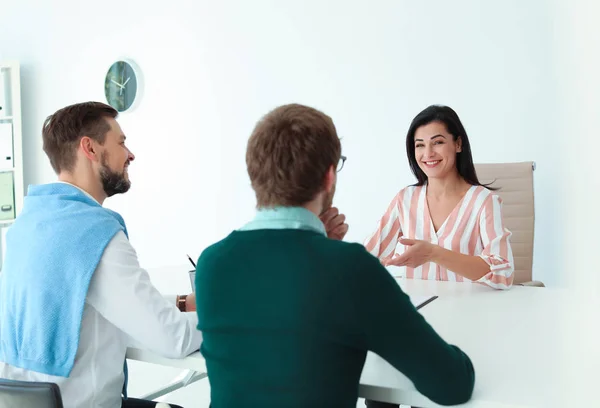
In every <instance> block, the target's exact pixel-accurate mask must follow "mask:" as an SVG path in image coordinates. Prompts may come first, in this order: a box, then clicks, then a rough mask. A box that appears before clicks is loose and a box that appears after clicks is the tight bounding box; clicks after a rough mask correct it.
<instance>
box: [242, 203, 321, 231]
mask: <svg viewBox="0 0 600 408" xmlns="http://www.w3.org/2000/svg"><path fill="white" fill-rule="evenodd" d="M259 229H303V230H311V231H315V232H318V233H320V234H323V235H325V236H327V232H326V231H325V226H324V225H323V223H322V222H321V220H320V219H319V217H317V216H316V215H315V214H314V213H312V212H311V211H309V210H307V209H306V208H303V207H274V208H261V209H259V210H258V211H257V212H256V216H255V217H254V220H252V221H250V222H249V223H248V224H246V225H245V226H243V227H242V228H241V229H240V230H241V231H252V230H259Z"/></svg>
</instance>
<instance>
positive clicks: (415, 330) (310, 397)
mask: <svg viewBox="0 0 600 408" xmlns="http://www.w3.org/2000/svg"><path fill="white" fill-rule="evenodd" d="M344 161H345V157H344V156H342V155H341V145H340V140H339V138H338V136H337V132H336V129H335V126H334V124H333V122H332V120H331V118H329V117H328V116H326V115H325V114H323V113H322V112H319V111H318V110H315V109H312V108H310V107H306V106H302V105H285V106H281V107H279V108H276V109H275V110H273V111H271V112H270V113H268V114H267V115H266V116H265V117H263V118H262V120H261V121H260V122H259V123H258V124H257V126H256V128H255V129H254V132H253V134H252V136H251V137H250V140H249V141H248V147H247V153H246V162H247V167H248V174H249V176H250V180H251V183H252V187H253V189H254V191H255V193H256V199H257V210H258V211H257V215H256V217H255V218H254V220H253V221H251V222H250V223H248V224H247V225H245V226H244V227H242V228H241V229H239V230H237V231H233V232H232V233H231V234H229V235H228V236H227V237H226V238H225V239H223V240H222V241H220V242H218V243H216V244H214V245H212V246H210V247H209V248H207V249H206V250H204V252H203V253H202V255H201V256H200V258H199V259H198V263H197V269H196V302H197V313H198V329H199V330H201V331H202V332H203V337H204V340H203V343H202V347H201V351H202V354H203V355H204V357H205V359H206V366H207V369H208V378H209V380H210V385H211V406H212V407H213V408H229V407H252V408H259V407H260V408H270V407H273V408H285V407H348V408H349V407H356V401H357V398H358V384H359V379H360V375H361V372H362V369H363V365H364V362H365V357H366V354H367V351H373V352H374V353H376V354H378V355H380V356H381V357H383V358H384V359H386V360H387V361H388V362H389V363H390V364H392V365H393V366H394V367H396V368H397V369H398V370H399V371H401V372H403V373H404V374H405V375H406V376H407V377H408V378H409V379H411V380H412V381H413V383H414V385H415V387H416V388H417V389H418V390H419V391H420V392H421V393H422V394H423V395H425V396H427V397H428V398H430V399H431V400H432V401H434V402H436V403H438V404H443V405H453V404H460V403H464V402H466V401H467V400H469V399H470V397H471V394H472V391H473V385H474V371H473V366H472V364H471V361H470V360H469V358H468V357H467V355H465V354H464V353H463V352H462V351H461V350H460V349H459V348H457V347H455V346H452V345H449V344H448V343H446V342H445V341H444V340H443V339H442V338H440V336H439V335H438V334H437V333H436V332H435V331H434V330H433V329H432V328H431V326H430V325H429V324H428V323H427V322H426V321H425V320H424V319H423V317H422V316H421V315H420V314H419V313H418V312H417V311H416V310H415V308H414V306H413V304H412V303H411V301H410V299H409V298H408V296H407V295H406V294H405V293H404V292H403V291H402V290H401V288H400V287H399V286H398V284H397V283H396V282H395V281H394V278H392V276H391V275H390V274H389V273H388V271H387V270H386V269H385V268H384V267H383V266H382V265H381V264H380V262H379V261H378V260H377V258H375V257H373V256H372V255H370V254H369V253H368V252H367V251H366V250H365V248H364V247H363V246H362V245H360V244H354V243H346V242H342V241H341V240H336V239H331V238H328V236H327V231H326V228H325V226H324V224H323V222H322V221H321V219H320V218H319V215H320V214H323V213H324V211H325V210H327V209H329V208H330V207H331V204H332V201H333V196H334V193H335V186H336V179H337V172H338V171H339V170H341V167H342V166H343V163H344ZM338 220H339V219H338ZM338 231H339V228H338ZM342 235H343V234H342Z"/></svg>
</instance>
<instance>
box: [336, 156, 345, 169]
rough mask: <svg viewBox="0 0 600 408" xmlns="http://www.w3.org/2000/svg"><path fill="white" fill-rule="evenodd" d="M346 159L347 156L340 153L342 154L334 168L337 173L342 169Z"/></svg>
mask: <svg viewBox="0 0 600 408" xmlns="http://www.w3.org/2000/svg"><path fill="white" fill-rule="evenodd" d="M346 159H347V157H346V156H344V155H342V156H341V157H340V161H339V162H338V165H337V170H336V171H337V172H338V173H339V172H340V171H342V169H343V168H344V163H346Z"/></svg>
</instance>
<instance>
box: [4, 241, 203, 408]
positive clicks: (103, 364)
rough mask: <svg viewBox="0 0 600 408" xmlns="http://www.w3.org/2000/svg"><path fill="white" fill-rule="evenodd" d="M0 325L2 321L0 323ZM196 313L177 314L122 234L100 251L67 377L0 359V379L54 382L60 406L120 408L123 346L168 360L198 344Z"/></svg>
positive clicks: (124, 348)
mask: <svg viewBox="0 0 600 408" xmlns="http://www.w3.org/2000/svg"><path fill="white" fill-rule="evenodd" d="M0 324H2V322H0ZM197 324H198V317H197V315H196V313H182V312H180V311H179V309H178V308H177V307H176V305H175V297H173V298H172V299H170V300H168V299H166V298H165V297H163V296H162V295H161V293H160V292H159V291H158V290H157V289H156V288H155V287H154V286H153V285H152V283H151V282H150V276H149V275H148V272H146V271H145V270H144V269H142V268H141V267H140V265H139V263H138V259H137V254H136V252H135V250H134V249H133V247H132V246H131V244H130V243H129V240H128V239H127V237H126V236H125V234H124V233H123V232H119V233H117V234H116V235H115V236H114V237H113V239H112V240H111V241H110V243H109V244H108V245H107V247H106V249H105V250H104V254H103V256H102V258H101V259H100V262H99V264H98V267H97V268H96V271H95V272H94V275H93V277H92V280H91V282H90V286H89V290H88V294H87V298H86V302H85V306H84V310H83V319H82V322H81V335H80V338H79V347H78V348H77V354H76V356H75V365H74V366H73V370H72V371H71V375H70V376H69V378H63V377H55V376H51V375H47V374H42V373H38V372H34V371H28V370H23V369H21V368H17V367H13V366H10V365H8V364H5V363H3V362H0V378H7V379H13V380H22V381H43V382H53V383H56V384H58V386H59V387H60V390H61V394H62V398H63V403H64V406H65V408H120V407H121V391H122V389H123V381H124V373H123V363H124V361H125V353H126V350H127V347H128V346H136V347H139V348H143V349H146V350H150V351H153V352H155V353H158V354H160V355H162V356H165V357H169V358H182V357H185V356H187V355H189V354H191V353H193V352H194V351H197V350H198V349H199V348H200V344H201V342H202V334H201V333H200V332H199V331H198V330H197V329H196V326H197Z"/></svg>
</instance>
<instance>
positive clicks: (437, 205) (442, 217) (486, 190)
mask: <svg viewBox="0 0 600 408" xmlns="http://www.w3.org/2000/svg"><path fill="white" fill-rule="evenodd" d="M406 153H407V156H408V161H409V164H410V168H411V170H412V172H413V174H414V175H415V177H416V178H417V183H416V184H414V185H412V186H408V187H406V188H404V189H402V190H401V191H400V192H399V193H398V194H397V195H396V196H395V197H394V199H393V200H392V202H391V203H390V205H389V207H388V209H387V211H386V212H385V214H384V215H383V217H381V219H380V220H379V223H378V226H377V229H376V230H375V232H374V233H373V234H372V235H371V236H370V237H369V238H368V239H367V241H366V243H365V246H366V248H367V250H368V251H369V252H370V253H371V254H373V255H375V256H377V257H378V258H379V259H380V261H381V262H382V263H383V264H384V265H386V266H398V267H403V268H405V269H404V276H405V277H407V278H416V279H431V280H450V281H459V282H462V281H476V282H480V283H485V284H487V285H489V286H491V287H494V288H497V289H508V288H510V287H511V286H512V282H513V272H514V266H513V255H512V250H511V247H510V237H511V232H510V231H508V230H507V229H506V228H505V226H504V222H503V219H502V200H501V199H500V197H499V196H498V195H496V194H493V192H492V191H493V190H495V188H492V187H490V186H488V185H484V184H481V183H480V182H479V180H478V178H477V174H476V172H475V166H474V165H473V158H472V155H471V146H470V143H469V139H468V137H467V132H466V130H465V128H464V126H463V125H462V123H461V121H460V119H459V117H458V115H457V114H456V112H454V110H452V109H451V108H449V107H447V106H439V105H433V106H430V107H428V108H426V109H425V110H423V111H422V112H421V113H419V114H418V115H417V116H416V117H415V118H414V119H413V121H412V123H411V125H410V128H409V130H408V134H407V136H406Z"/></svg>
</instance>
